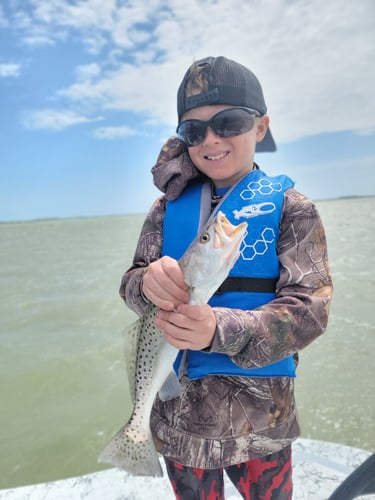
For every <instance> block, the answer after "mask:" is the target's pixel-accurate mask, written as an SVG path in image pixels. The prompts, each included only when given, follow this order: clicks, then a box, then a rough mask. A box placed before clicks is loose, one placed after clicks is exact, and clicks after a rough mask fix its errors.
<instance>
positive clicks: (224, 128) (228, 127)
mask: <svg viewBox="0 0 375 500" xmlns="http://www.w3.org/2000/svg"><path fill="white" fill-rule="evenodd" d="M254 122H255V115H253V114H250V113H248V112H247V111H245V110H244V109H228V110H224V111H222V112H220V113H218V114H217V115H215V116H214V117H213V119H212V125H211V126H212V129H213V131H214V132H215V134H216V135H218V136H220V137H224V138H225V137H235V136H236V135H241V134H244V133H245V132H249V130H251V129H252V128H253V126H254Z"/></svg>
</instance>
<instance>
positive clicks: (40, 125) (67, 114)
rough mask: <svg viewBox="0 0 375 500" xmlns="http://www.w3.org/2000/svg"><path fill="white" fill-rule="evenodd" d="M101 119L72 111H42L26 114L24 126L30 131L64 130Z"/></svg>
mask: <svg viewBox="0 0 375 500" xmlns="http://www.w3.org/2000/svg"><path fill="white" fill-rule="evenodd" d="M100 119H101V118H99V117H96V118H88V117H87V116H84V115H81V114H78V113H76V112H75V111H71V110H56V109H41V110H35V111H28V112H25V113H24V115H23V118H22V122H23V125H24V126H25V127H26V128H29V129H48V130H63V129H65V128H68V127H71V126H73V125H80V124H83V123H89V122H95V121H98V120H100Z"/></svg>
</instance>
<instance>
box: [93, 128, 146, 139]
mask: <svg viewBox="0 0 375 500" xmlns="http://www.w3.org/2000/svg"><path fill="white" fill-rule="evenodd" d="M135 135H139V132H138V131H137V130H134V129H132V128H130V127H127V126H126V125H123V126H119V127H100V128H97V129H95V131H94V136H95V137H96V138H97V139H119V138H122V137H130V136H135Z"/></svg>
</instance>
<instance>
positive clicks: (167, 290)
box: [143, 256, 189, 311]
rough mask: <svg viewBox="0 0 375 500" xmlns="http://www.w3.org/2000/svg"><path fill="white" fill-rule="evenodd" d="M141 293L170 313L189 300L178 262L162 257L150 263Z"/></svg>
mask: <svg viewBox="0 0 375 500" xmlns="http://www.w3.org/2000/svg"><path fill="white" fill-rule="evenodd" d="M143 293H144V295H145V296H146V297H147V298H148V299H149V300H150V301H151V302H152V303H153V304H155V305H156V306H158V307H160V308H161V309H164V310H166V311H172V310H173V309H175V308H176V307H177V306H178V305H179V304H184V303H187V302H188V300H189V288H188V286H187V285H186V283H185V281H184V276H183V273H182V271H181V268H180V266H179V265H178V262H177V261H176V260H175V259H172V258H171V257H167V256H165V257H162V258H161V259H159V260H157V261H155V262H152V263H151V264H150V265H149V266H148V268H147V271H146V273H145V274H144V277H143Z"/></svg>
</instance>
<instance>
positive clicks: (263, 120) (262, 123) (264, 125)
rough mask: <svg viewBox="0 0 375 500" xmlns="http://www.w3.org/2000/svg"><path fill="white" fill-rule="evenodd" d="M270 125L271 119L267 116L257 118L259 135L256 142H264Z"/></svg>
mask: <svg viewBox="0 0 375 500" xmlns="http://www.w3.org/2000/svg"><path fill="white" fill-rule="evenodd" d="M269 123H270V119H269V117H268V116H267V115H263V116H260V117H259V118H257V125H256V126H257V134H256V141H257V142H260V141H262V140H263V138H264V136H265V135H266V132H267V129H268V125H269Z"/></svg>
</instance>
